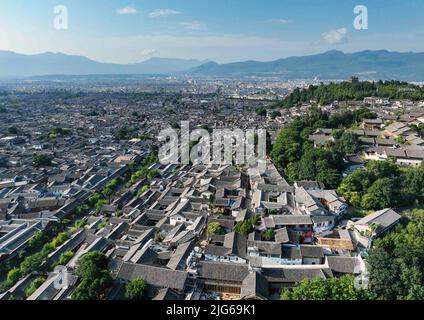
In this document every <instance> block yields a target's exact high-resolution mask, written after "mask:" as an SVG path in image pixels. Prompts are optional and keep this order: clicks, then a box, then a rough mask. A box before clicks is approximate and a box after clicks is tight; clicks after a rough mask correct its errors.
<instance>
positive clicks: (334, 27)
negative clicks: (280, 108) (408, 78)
mask: <svg viewBox="0 0 424 320" xmlns="http://www.w3.org/2000/svg"><path fill="white" fill-rule="evenodd" d="M57 5H65V6H66V7H67V8H68V19H69V21H68V29H67V30H56V29H54V28H53V20H54V18H55V15H54V13H53V9H54V7H55V6H57ZM356 5H365V6H366V7H367V8H368V12H369V29H368V30H355V29H354V28H353V20H354V18H355V15H354V13H353V8H354V7H355V6H356ZM423 18H424V1H422V0H409V1H402V0H384V1H383V0H363V1H359V0H353V1H352V0H343V1H340V0H338V1H336V0H278V1H276V0H131V1H126V0H89V1H87V0H42V1H40V0H13V1H12V0H0V50H12V51H16V52H20V53H27V54H32V53H40V52H46V51H52V52H63V53H67V54H79V55H84V56H87V57H89V58H91V59H95V60H98V61H103V62H117V63H135V62H139V61H143V60H146V59H148V58H150V57H152V56H157V57H176V58H195V59H213V60H215V61H217V62H231V61H240V60H249V59H254V60H274V59H278V58H284V57H288V56H294V55H307V54H314V53H319V52H323V51H326V50H331V49H337V50H342V51H345V52H354V51H359V50H364V49H371V50H375V49H388V50H395V51H423V52H424V41H423V40H424V22H423Z"/></svg>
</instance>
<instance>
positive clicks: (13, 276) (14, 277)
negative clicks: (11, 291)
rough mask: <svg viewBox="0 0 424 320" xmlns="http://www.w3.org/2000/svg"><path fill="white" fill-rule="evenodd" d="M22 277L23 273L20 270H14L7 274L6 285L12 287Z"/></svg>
mask: <svg viewBox="0 0 424 320" xmlns="http://www.w3.org/2000/svg"><path fill="white" fill-rule="evenodd" d="M21 276H22V275H21V271H20V270H19V269H18V268H13V269H12V270H10V271H9V272H8V274H7V278H6V283H7V284H8V285H9V286H12V285H14V284H15V283H16V282H17V281H18V280H19V279H20V278H21Z"/></svg>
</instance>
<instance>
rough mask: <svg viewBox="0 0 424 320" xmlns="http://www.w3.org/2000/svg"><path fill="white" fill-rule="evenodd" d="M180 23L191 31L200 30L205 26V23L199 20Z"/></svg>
mask: <svg viewBox="0 0 424 320" xmlns="http://www.w3.org/2000/svg"><path fill="white" fill-rule="evenodd" d="M180 25H181V26H183V27H184V28H186V29H187V30H190V31H199V30H202V29H204V28H205V25H204V24H203V23H200V22H199V21H190V22H180Z"/></svg>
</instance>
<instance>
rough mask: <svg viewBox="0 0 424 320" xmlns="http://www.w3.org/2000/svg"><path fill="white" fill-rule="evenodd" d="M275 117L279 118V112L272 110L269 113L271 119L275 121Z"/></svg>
mask: <svg viewBox="0 0 424 320" xmlns="http://www.w3.org/2000/svg"><path fill="white" fill-rule="evenodd" d="M277 117H281V112H280V111H278V110H274V111H272V112H271V119H275V118H277Z"/></svg>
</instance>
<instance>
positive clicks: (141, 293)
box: [125, 278, 147, 300]
mask: <svg viewBox="0 0 424 320" xmlns="http://www.w3.org/2000/svg"><path fill="white" fill-rule="evenodd" d="M146 291H147V284H146V282H145V281H144V280H143V279H141V278H137V279H134V280H132V281H131V282H129V283H127V284H126V286H125V298H127V299H130V300H142V299H144V297H145V296H146Z"/></svg>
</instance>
